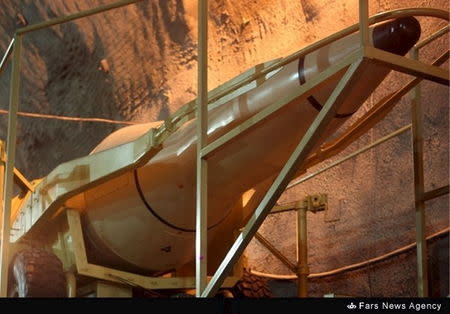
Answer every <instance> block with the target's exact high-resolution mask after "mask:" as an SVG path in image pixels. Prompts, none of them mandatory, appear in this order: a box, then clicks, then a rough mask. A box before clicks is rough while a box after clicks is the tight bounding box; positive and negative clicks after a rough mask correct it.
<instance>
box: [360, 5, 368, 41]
mask: <svg viewBox="0 0 450 314" xmlns="http://www.w3.org/2000/svg"><path fill="white" fill-rule="evenodd" d="M359 35H360V38H361V46H362V47H365V46H368V45H369V4H368V0H359Z"/></svg>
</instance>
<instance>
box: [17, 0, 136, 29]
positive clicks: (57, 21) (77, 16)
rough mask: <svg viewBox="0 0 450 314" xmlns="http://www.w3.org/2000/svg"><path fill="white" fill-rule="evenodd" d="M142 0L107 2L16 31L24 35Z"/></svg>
mask: <svg viewBox="0 0 450 314" xmlns="http://www.w3.org/2000/svg"><path fill="white" fill-rule="evenodd" d="M139 1H142V0H121V1H117V2H114V3H111V4H106V5H102V6H99V7H97V8H94V9H89V10H86V11H82V12H77V13H74V14H70V15H66V16H61V17H57V18H54V19H51V20H48V21H45V22H42V23H38V24H34V25H29V26H25V27H22V28H19V29H18V30H17V31H16V34H17V35H22V34H26V33H30V32H34V31H37V30H40V29H44V28H47V27H50V26H54V25H58V24H62V23H66V22H70V21H73V20H77V19H80V18H83V17H87V16H91V15H95V14H98V13H102V12H106V11H109V10H112V9H117V8H120V7H124V6H127V5H130V4H133V3H136V2H139Z"/></svg>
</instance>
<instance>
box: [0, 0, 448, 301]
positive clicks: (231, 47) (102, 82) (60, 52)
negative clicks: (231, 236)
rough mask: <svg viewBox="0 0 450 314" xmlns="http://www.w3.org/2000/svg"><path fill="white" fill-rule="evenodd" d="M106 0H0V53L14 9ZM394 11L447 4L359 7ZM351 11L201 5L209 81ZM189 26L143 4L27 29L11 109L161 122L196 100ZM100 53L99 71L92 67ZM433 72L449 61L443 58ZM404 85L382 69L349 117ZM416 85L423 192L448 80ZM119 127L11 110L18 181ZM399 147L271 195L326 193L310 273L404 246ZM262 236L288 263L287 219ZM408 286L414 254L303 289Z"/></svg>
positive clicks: (392, 144)
mask: <svg viewBox="0 0 450 314" xmlns="http://www.w3.org/2000/svg"><path fill="white" fill-rule="evenodd" d="M111 2H113V1H106V0H89V1H88V0H86V1H76V0H64V1H63V0H40V1H33V0H19V1H13V0H5V1H2V2H0V51H5V50H6V47H7V45H8V43H9V40H10V39H11V37H12V36H13V34H14V30H15V29H16V28H18V27H21V26H23V21H24V19H23V18H19V17H18V16H23V17H24V18H25V20H26V22H27V23H29V24H34V23H38V22H41V21H44V20H48V19H50V18H53V17H56V16H61V15H65V14H69V13H74V12H77V11H81V10H85V9H88V8H92V7H95V6H98V5H101V4H106V3H111ZM399 7H434V8H441V9H444V10H449V4H448V1H447V0H442V1H441V0H436V1H430V0H429V1H425V0H422V1H419V0H414V1H401V2H399V1H393V0H371V1H370V13H371V14H374V13H377V12H381V11H385V10H391V9H395V8H399ZM357 12H358V8H357V1H326V0H295V1H290V0H281V1H271V0H246V1H240V2H236V1H229V0H218V1H210V13H209V86H210V88H213V87H215V86H217V85H219V84H221V83H224V82H226V81H227V80H229V79H231V78H233V77H234V76H236V75H238V74H240V73H241V72H243V71H245V70H246V69H247V68H249V67H251V66H253V65H255V64H258V63H260V62H264V61H267V60H270V59H274V58H278V57H281V56H285V55H287V54H290V53H292V52H294V51H296V50H299V49H300V48H302V47H304V46H306V45H308V44H310V43H313V42H314V41H317V40H319V39H321V38H323V37H325V36H327V35H330V34H332V33H334V32H336V31H338V30H341V29H342V28H344V27H346V26H349V25H351V24H353V23H356V22H357V19H358V18H357ZM196 20H197V17H196V1H192V0H185V1H182V0H167V1H166V0H145V1H143V2H141V3H139V4H136V5H131V6H129V7H127V8H121V9H117V10H113V11H110V12H107V13H105V14H103V15H98V16H93V17H89V18H85V19H82V20H79V21H75V22H71V23H68V24H64V25H60V26H55V27H52V28H51V29H47V30H41V31H39V32H37V33H34V34H30V35H27V36H26V38H25V41H24V49H23V57H22V61H23V66H22V76H21V81H22V91H21V102H20V111H24V112H39V113H45V114H54V115H66V116H76V117H98V118H107V119H115V120H122V121H134V122H147V121H154V120H160V119H165V118H166V117H168V115H169V114H170V113H172V112H174V111H175V110H176V109H177V108H179V107H180V106H181V105H183V104H184V103H186V102H187V101H189V100H191V99H193V98H195V95H196V64H197V61H196V59H197V56H196V42H197V38H196V37H197V35H196ZM419 20H420V22H421V25H422V31H423V32H422V33H423V34H422V38H424V37H425V36H427V35H430V34H431V33H432V32H434V31H436V30H437V29H439V28H440V27H442V26H443V25H445V23H443V22H442V21H439V20H436V19H430V18H420V19H419ZM446 47H448V37H447V36H444V37H443V38H441V39H439V40H438V41H437V42H436V43H434V44H433V45H432V46H430V47H429V48H426V49H424V50H423V53H422V54H421V58H422V60H426V61H430V60H432V59H434V58H436V57H437V56H438V55H440V54H441V53H442V52H444V50H445V49H447V48H446ZM103 59H105V60H106V61H107V63H108V65H109V71H106V70H105V69H102V68H101V67H100V61H101V60H103ZM444 66H447V67H448V63H446V64H445V65H444ZM9 72H10V67H8V68H7V69H6V70H5V71H4V72H3V73H1V75H0V108H1V109H7V104H8V97H9V78H10V74H9ZM407 80H408V76H406V75H401V74H398V73H393V74H392V75H390V77H389V79H388V80H387V81H385V82H384V83H383V84H382V86H380V88H378V89H377V91H376V92H375V93H374V95H373V96H371V98H370V99H369V100H368V101H367V102H366V103H365V105H364V106H363V107H362V108H361V109H360V110H359V112H358V113H357V114H356V116H360V115H362V114H363V113H364V112H366V111H367V110H368V109H369V108H370V107H371V106H372V105H373V104H374V103H376V102H377V101H378V100H379V99H381V98H382V97H383V96H385V95H386V94H387V93H388V92H390V91H393V90H394V89H395V88H398V87H400V86H401V85H402V84H404V83H405V82H406V81H407ZM422 89H423V99H424V105H423V106H424V123H425V132H426V134H425V139H424V140H425V173H426V189H427V190H430V189H433V188H437V187H441V186H444V185H446V184H448V178H449V170H448V164H449V158H448V153H449V132H448V129H449V119H448V117H449V111H448V107H449V106H448V104H449V103H448V101H449V100H448V88H447V87H443V86H439V85H437V84H434V83H428V82H426V83H423V84H422ZM409 108H410V103H409V101H408V97H404V99H403V100H402V101H401V102H400V103H399V104H398V105H397V106H396V107H395V109H394V110H393V111H392V112H391V113H390V114H389V115H388V116H387V117H386V118H385V119H384V120H383V121H382V122H381V123H379V124H377V125H376V126H375V127H374V128H373V129H372V130H370V131H369V132H368V133H367V134H365V135H364V136H362V137H361V139H359V140H358V141H356V142H355V143H353V144H352V145H351V146H350V147H349V148H348V149H346V150H345V151H344V152H343V153H341V154H339V156H336V157H335V158H333V159H332V160H328V161H326V162H324V163H323V164H322V165H318V166H316V167H314V169H319V168H321V167H323V166H324V165H327V164H329V163H330V162H332V161H333V160H336V159H337V158H339V157H342V156H346V155H347V154H349V153H351V152H352V151H355V150H357V149H359V148H361V147H363V146H364V145H367V144H368V143H370V142H372V141H374V140H376V139H378V138H380V137H381V136H384V135H386V134H388V133H390V132H391V131H394V130H396V129H398V128H400V127H402V126H404V125H406V124H408V123H410V111H409ZM355 118H356V117H355ZM120 127H121V126H120V125H113V124H102V123H90V122H66V121H58V120H48V119H35V118H26V117H21V118H19V130H18V142H17V159H16V160H17V161H16V162H17V167H18V168H19V169H20V170H22V171H23V172H24V173H25V175H26V176H27V177H28V178H38V177H40V176H43V175H46V174H47V173H48V172H49V171H50V170H52V169H53V168H54V167H55V166H56V165H58V164H60V163H62V162H64V161H67V160H71V159H73V158H76V157H80V156H84V155H86V154H88V153H89V152H90V151H91V150H92V149H93V147H95V146H96V145H97V144H98V143H99V142H100V140H101V139H103V138H104V137H105V136H106V135H108V134H110V133H111V132H112V131H114V130H116V129H118V128H120ZM0 137H1V138H2V139H5V137H6V116H5V115H1V116H0ZM411 153H412V152H411V135H410V133H409V132H406V133H403V134H402V135H400V136H398V137H396V138H394V139H392V140H390V141H388V142H387V143H385V144H382V145H380V146H378V147H376V148H374V149H372V150H370V151H368V152H366V153H364V154H361V155H359V156H358V157H356V158H353V159H351V160H349V161H346V162H345V163H343V164H341V165H340V166H338V167H335V168H333V169H331V170H329V171H326V172H325V173H323V174H321V175H319V176H317V177H315V178H314V179H312V180H310V181H308V182H305V183H304V184H301V185H299V186H297V187H295V188H293V189H291V190H289V191H287V192H285V193H284V195H283V196H282V198H281V199H280V202H281V203H283V202H288V201H292V200H297V199H300V198H302V197H303V195H304V194H307V193H327V194H328V198H329V211H328V212H325V213H317V214H309V216H308V227H309V230H308V237H309V261H310V269H311V272H313V273H315V272H321V271H325V270H329V269H333V268H336V267H340V266H345V265H348V264H352V263H355V262H359V261H362V260H365V259H368V258H371V257H375V256H378V255H381V254H384V253H386V252H388V251H391V250H393V249H396V248H398V247H400V246H403V245H406V244H409V243H411V242H414V241H415V235H414V230H415V222H414V207H413V205H414V202H413V177H412V159H411V158H412V155H411ZM314 169H310V171H314ZM448 208H449V205H448V197H447V196H444V197H440V198H439V199H436V200H433V201H430V202H428V203H427V226H426V229H427V234H431V233H433V232H436V231H439V230H441V229H443V228H445V227H447V226H448V218H449V217H448ZM260 232H261V233H262V234H263V235H264V236H266V237H267V238H268V239H269V240H270V241H272V242H273V243H274V244H276V246H277V247H278V248H279V249H280V250H281V251H282V252H283V253H285V254H286V255H287V256H288V257H289V258H290V259H291V260H295V258H296V256H295V254H296V253H295V248H296V243H295V241H296V240H295V214H294V213H284V214H280V215H274V216H271V217H269V218H268V219H267V220H266V222H265V223H264V224H263V226H262V228H261V229H260ZM445 241H447V242H445ZM445 243H447V244H445ZM445 248H447V262H446V263H447V269H448V237H447V240H445V239H444V240H439V241H434V242H433V243H431V245H430V250H429V251H430V252H431V253H433V252H435V253H436V252H437V253H436V254H437V255H439V254H441V255H445ZM442 252H444V254H442ZM431 253H430V254H431ZM433 254H434V253H433ZM436 254H435V255H433V256H434V257H433V256H431V255H430V260H431V262H432V263H435V264H432V269H431V275H432V276H435V275H436V271H437V270H436V269H439V267H442V265H441V264H442V263H443V262H442V261H439V260H438V261H437V262H436V257H435V256H437V255H436ZM246 257H247V260H248V265H249V267H251V268H253V269H255V270H258V271H263V272H270V273H277V274H289V270H288V269H286V268H285V267H284V266H283V265H282V264H281V263H279V262H278V261H277V260H276V259H275V258H274V257H273V256H272V255H270V253H268V252H267V251H266V250H265V249H264V248H263V247H262V246H261V245H260V244H259V243H258V242H257V241H256V240H253V241H252V243H251V244H250V246H249V247H248V249H247V250H246ZM444 262H445V261H444ZM436 263H437V264H436ZM440 265H441V266H440ZM444 266H445V265H444ZM434 283H435V285H436V286H435V287H434V288H433V289H434V290H433V293H437V294H442V293H447V294H448V282H447V286H445V284H446V283H445V282H444V283H443V282H442V278H441V281H439V282H437V283H436V282H435V281H434ZM415 285H416V271H415V253H414V252H413V251H412V252H410V253H407V254H403V255H400V256H398V257H396V258H393V259H390V260H388V261H385V262H383V263H381V264H378V265H376V266H372V267H369V268H365V269H362V270H358V271H354V272H350V273H345V274H342V275H338V276H334V277H330V278H327V279H318V280H312V282H311V286H310V292H311V295H313V296H322V295H323V294H324V293H329V292H334V293H336V294H341V295H352V296H414V295H416V288H415ZM436 289H437V290H436ZM439 289H440V290H439ZM445 289H447V290H446V292H445ZM436 291H437V292H436Z"/></svg>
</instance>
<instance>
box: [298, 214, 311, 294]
mask: <svg viewBox="0 0 450 314" xmlns="http://www.w3.org/2000/svg"><path fill="white" fill-rule="evenodd" d="M306 212H307V209H306V208H300V209H299V210H298V211H297V255H298V256H297V278H298V281H297V295H298V297H299V298H306V297H307V296H308V275H309V267H308V233H307V222H306Z"/></svg>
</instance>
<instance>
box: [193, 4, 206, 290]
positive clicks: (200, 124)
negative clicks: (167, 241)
mask: <svg viewBox="0 0 450 314" xmlns="http://www.w3.org/2000/svg"><path fill="white" fill-rule="evenodd" d="M207 130H208V0H198V92H197V183H196V185H197V187H196V188H197V189H196V191H197V192H196V234H195V250H196V252H195V274H196V275H195V279H196V280H195V288H196V295H197V297H200V296H201V295H202V293H203V290H204V289H205V287H206V283H207V279H206V278H207V277H206V276H207V232H208V228H207V210H208V209H207V203H208V190H207V178H208V168H207V166H208V164H207V161H206V159H205V158H202V156H201V151H202V148H203V147H205V146H206V145H207Z"/></svg>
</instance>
